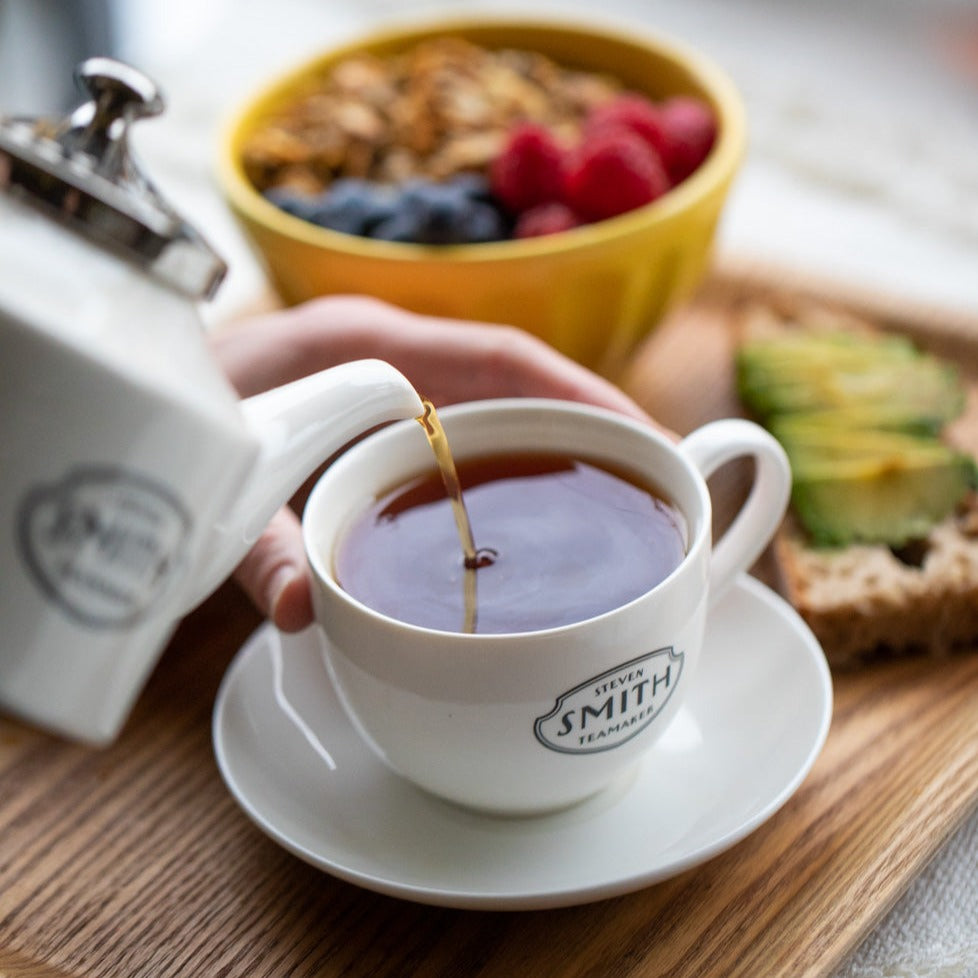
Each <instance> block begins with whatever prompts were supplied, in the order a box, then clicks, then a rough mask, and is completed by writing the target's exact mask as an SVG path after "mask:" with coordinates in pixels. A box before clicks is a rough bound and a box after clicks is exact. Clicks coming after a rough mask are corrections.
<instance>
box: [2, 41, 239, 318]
mask: <svg viewBox="0 0 978 978" xmlns="http://www.w3.org/2000/svg"><path fill="white" fill-rule="evenodd" d="M75 80H76V82H77V83H78V85H79V87H80V88H82V89H85V90H87V91H88V93H89V95H90V96H91V97H90V99H89V100H88V101H86V102H84V103H82V104H81V105H79V106H78V107H77V108H76V109H75V110H74V111H72V112H71V113H70V114H69V115H68V116H67V117H65V118H64V119H25V118H16V117H11V116H4V115H0V190H3V191H6V192H7V193H9V194H11V195H13V196H16V197H18V198H20V199H23V200H26V201H27V202H29V203H31V204H33V205H35V206H38V207H39V208H41V209H42V210H43V211H44V212H46V213H47V214H48V215H49V216H52V217H54V218H56V219H57V220H59V221H61V222H62V223H64V224H65V225H67V226H69V227H71V228H73V229H74V230H76V231H79V232H80V233H82V234H83V235H85V236H86V237H87V238H89V239H91V240H93V241H95V242H97V243H98V244H100V245H101V246H102V247H105V248H108V249H109V250H112V251H114V252H116V253H117V254H119V255H121V256H123V257H125V258H127V259H129V260H130V261H133V262H135V263H136V264H137V265H139V266H140V267H141V268H143V269H145V270H146V271H147V272H149V273H150V274H152V275H154V276H155V277H157V278H159V279H160V280H162V281H164V282H166V283H167V284H169V285H170V286H172V287H174V288H176V289H178V290H180V291H181V292H184V293H186V294H187V295H189V296H192V297H193V298H195V299H196V298H211V297H212V296H213V295H214V293H215V292H216V291H217V289H218V287H219V286H220V284H221V282H222V280H223V279H224V276H225V274H226V272H227V266H226V265H225V264H224V262H223V261H222V260H221V258H220V257H219V256H218V255H217V254H216V253H215V252H214V251H213V250H212V249H211V247H210V246H209V245H208V244H207V243H206V242H205V241H204V239H203V238H202V237H201V236H200V234H199V233H198V232H197V231H195V230H194V229H193V228H192V227H191V226H190V225H189V224H187V223H186V222H185V221H184V220H183V219H182V218H181V217H180V215H179V214H177V213H176V212H175V211H174V210H173V209H172V208H171V207H170V206H169V205H168V204H167V203H166V201H165V200H164V199H163V198H162V197H161V195H160V194H159V192H158V191H157V190H156V189H155V188H154V187H153V186H152V185H151V184H150V182H149V181H148V180H147V179H146V177H145V176H144V175H143V174H142V172H141V171H140V170H139V168H138V167H137V166H136V164H135V162H134V160H133V158H132V155H131V154H130V151H129V145H128V130H129V125H130V124H131V123H132V122H134V121H136V120H137V119H141V118H147V117H150V116H154V115H159V114H160V113H161V112H162V111H163V107H164V102H163V97H162V95H161V94H160V92H159V90H158V89H157V87H156V85H155V84H154V83H153V82H152V81H150V79H149V78H147V77H146V76H145V75H144V74H142V73H141V72H139V71H137V70H136V69H135V68H132V67H130V66H129V65H126V64H123V63H122V62H120V61H115V60H113V59H111V58H89V59H88V60H86V61H83V62H82V63H81V64H80V65H79V66H78V68H77V69H76V70H75Z"/></svg>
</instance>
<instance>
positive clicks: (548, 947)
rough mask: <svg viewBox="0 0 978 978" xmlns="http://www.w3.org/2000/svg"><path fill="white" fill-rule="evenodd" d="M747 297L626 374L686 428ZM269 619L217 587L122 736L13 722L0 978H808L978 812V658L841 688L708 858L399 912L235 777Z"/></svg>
mask: <svg viewBox="0 0 978 978" xmlns="http://www.w3.org/2000/svg"><path fill="white" fill-rule="evenodd" d="M740 286H741V288H746V289H747V290H748V292H752V293H753V292H756V291H757V286H756V285H752V284H749V283H748V285H746V286H745V285H744V284H743V283H740ZM731 288H732V286H731V283H730V282H729V281H725V282H720V283H716V284H715V287H714V288H713V290H712V291H711V290H709V289H708V290H707V291H706V292H705V293H704V295H703V297H702V299H701V301H700V302H698V303H696V304H694V306H693V307H692V308H690V309H689V310H687V311H686V312H684V313H683V314H682V315H681V316H677V317H674V318H673V320H672V321H671V322H670V324H669V325H668V326H667V327H666V328H664V329H663V330H662V332H661V333H660V334H659V335H658V336H657V337H656V339H655V340H654V341H653V343H651V344H650V345H649V346H648V347H647V348H646V349H645V350H644V351H643V352H642V355H641V357H640V359H639V361H638V362H637V363H636V365H635V369H634V370H633V372H632V375H631V377H630V380H629V383H630V385H631V386H632V389H633V390H634V391H635V392H636V396H638V397H639V398H640V399H641V400H643V402H644V403H646V404H647V405H648V406H650V407H652V408H653V409H654V410H655V411H656V413H657V414H659V415H660V417H663V419H664V420H667V422H668V423H670V424H672V425H673V426H674V427H676V428H677V429H680V430H686V429H688V428H691V427H695V425H696V424H699V423H701V422H702V421H704V420H707V419H708V418H709V417H713V416H716V414H717V412H723V411H724V410H726V408H727V407H728V406H729V403H730V402H729V393H730V392H729V375H728V373H727V364H728V355H729V348H728V345H727V344H728V342H729V334H728V332H727V329H726V326H725V323H726V321H727V320H726V318H725V317H726V311H727V310H728V309H729V307H730V302H731V293H730V291H729V290H730V289H731ZM724 289H727V290H728V291H727V292H724ZM740 294H742V293H740ZM918 325H919V324H918ZM975 342H978V341H975ZM670 413H671V416H670ZM736 485H737V479H736V478H734V479H733V481H732V482H731V489H730V491H731V492H734V491H736ZM757 572H758V573H759V574H760V575H762V576H763V575H764V573H765V568H764V566H763V565H761V566H759V568H758V571H757ZM258 624H259V620H258V618H257V616H256V614H255V613H254V612H253V611H252V609H251V608H250V607H249V606H248V605H247V603H246V602H245V600H244V599H243V598H242V597H241V596H240V595H239V594H238V593H237V591H236V590H235V589H234V588H233V587H231V586H226V587H224V588H222V589H221V590H220V591H219V592H218V593H217V594H216V595H215V596H214V597H213V598H212V599H210V600H209V601H208V602H206V603H205V604H204V605H203V606H202V607H201V608H200V609H198V610H197V611H196V612H195V613H194V614H192V615H191V616H189V617H188V619H187V620H186V621H185V623H184V624H183V625H182V626H181V628H180V630H179V631H178V633H177V634H176V636H175V637H174V639H173V641H172V643H171V645H170V647H169V649H168V650H167V652H166V654H165V656H164V658H163V660H162V661H161V663H160V665H159V667H158V668H157V669H156V671H155V673H154V675H153V677H152V679H151V681H150V684H149V686H148V688H147V689H146V691H145V693H144V694H143V696H142V697H141V698H140V700H139V703H138V705H137V708H136V711H135V713H134V715H133V717H132V718H131V720H130V722H129V724H128V725H127V727H126V729H125V730H124V732H123V735H122V737H121V738H120V739H119V741H118V742H117V743H116V744H115V745H113V746H112V747H111V748H108V749H105V750H102V751H95V750H89V749H87V748H83V747H80V746H76V745H71V744H67V743H64V742H62V741H60V740H58V739H56V738H53V737H49V736H46V735H44V734H41V733H38V732H36V731H33V730H30V729H28V728H26V727H23V726H21V725H19V724H18V723H16V722H15V721H12V720H4V721H0V976H2V978H120V976H132V978H137V976H138V978H171V976H172V978H177V976H180V978H184V976H188V975H193V976H195V978H197V976H204V978H211V976H214V978H219V976H239V975H240V976H248V978H263V976H268V978H272V976H275V978H280V976H296V978H305V976H308V978H312V976H323V978H333V976H336V978H339V976H346V978H350V976H353V978H360V976H363V978H366V976H381V978H382V976H407V975H411V976H418V978H450V976H458V978H463V976H464V978H494V976H500V978H501V976H506V978H511V976H513V975H529V974H532V975H534V976H536V978H548V976H553V978H619V976H620V978H653V976H655V978H660V976H661V978H667V976H668V978H693V976H708V978H727V976H729V978H734V976H744V978H747V976H750V978H757V976H761V975H763V976H764V978H779V976H784V978H807V976H810V978H816V976H824V975H827V974H829V973H830V972H831V971H832V970H833V968H834V967H835V966H836V965H837V964H838V963H839V962H840V960H842V958H843V957H844V956H845V955H846V954H847V953H848V952H849V951H850V950H851V949H852V948H853V947H854V946H855V944H856V943H857V942H858V941H859V940H860V938H861V937H862V936H863V935H865V934H866V933H867V931H868V930H869V929H870V928H871V927H872V925H873V924H874V923H875V922H876V921H877V920H878V919H879V917H880V916H881V915H882V914H883V913H884V912H885V911H886V910H887V908H888V907H889V906H890V905H891V904H892V903H893V902H894V901H895V900H896V899H897V897H898V896H899V895H900V894H901V893H902V892H903V890H904V889H905V888H906V886H907V885H908V883H909V882H910V881H911V879H912V878H913V877H914V875H915V874H916V873H917V872H918V871H919V870H920V869H921V867H922V866H923V865H924V864H925V863H926V862H927V861H928V860H929V859H930V858H931V856H932V855H933V853H934V852H935V850H936V849H937V847H938V846H939V845H940V844H941V843H942V842H943V841H944V840H945V839H946V838H947V836H948V835H949V833H950V832H952V830H953V829H954V828H955V827H956V825H957V824H958V823H959V822H960V821H961V820H962V819H963V818H964V817H965V816H966V815H967V814H968V813H969V812H970V811H971V810H973V808H974V806H975V805H976V803H978V655H972V654H963V655H959V656H956V657H954V658H951V659H948V660H946V661H943V662H941V663H940V664H939V665H937V664H935V663H933V662H930V661H926V660H907V661H903V662H890V663H884V664H880V665H878V666H875V667H873V668H871V669H865V670H863V671H860V672H854V673H848V674H841V675H837V676H836V677H835V711H834V717H833V724H832V729H831V732H830V734H829V738H828V741H827V743H826V747H825V750H824V751H823V753H822V755H821V756H820V758H819V759H818V761H817V762H816V764H815V766H814V768H813V770H812V772H811V773H810V775H809V777H808V778H807V779H806V780H805V782H804V784H803V785H802V787H801V788H800V790H799V791H798V792H797V794H796V795H795V796H794V797H793V798H792V799H791V800H790V801H789V803H788V804H787V805H786V806H785V807H784V808H783V809H782V810H781V811H780V812H779V813H778V814H777V815H776V816H775V817H774V818H772V819H771V820H770V821H769V822H767V823H766V824H765V825H764V826H762V827H761V828H760V829H759V830H758V831H757V832H755V833H754V834H752V835H751V836H750V837H748V838H747V839H746V840H744V841H743V842H742V843H740V844H739V845H737V846H736V847H735V848H733V849H731V850H730V851H728V852H726V853H724V854H723V855H721V856H718V857H717V858H715V859H713V860H711V861H710V862H709V863H707V864H705V865H704V866H701V867H699V868H697V869H695V870H691V871H689V872H687V873H685V874H683V875H681V876H678V877H676V878H674V879H672V880H668V881H666V882H664V883H661V884H659V885H657V886H653V887H650V888H648V889H646V890H643V891H641V892H639V893H635V894H632V895H630V896H626V897H620V898H617V899H613V900H607V901H604V902H600V903H596V904H592V905H588V906H583V907H576V908H569V909H562V910H553V911H538V912H532V913H484V912H471V911H455V910H447V909H439V908H433V907H425V906H420V905H415V904H411V903H407V902H402V901H398V900H394V899H391V898H387V897H382V896H378V895H375V894H372V893H368V892H366V891H363V890H359V889H357V888H355V887H352V886H350V885H348V884H345V883H342V882H340V881H338V880H335V879H333V878H332V877H330V876H327V875H325V874H323V873H320V872H319V871H317V870H315V869H313V868H311V867H309V866H307V865H306V864H304V863H302V862H300V861H299V860H298V859H296V858H294V857H292V856H290V855H289V854H287V853H286V852H284V851H283V850H282V849H280V848H279V847H277V846H276V845H275V844H273V843H272V842H271V841H269V840H268V839H267V838H266V837H265V836H263V835H262V834H261V833H260V832H259V831H258V830H257V829H256V828H254V827H253V826H252V825H251V823H250V822H249V821H248V820H247V819H246V817H245V816H244V815H243V814H242V813H241V812H240V811H239V810H238V808H237V807H236V805H235V804H234V802H233V801H232V800H231V798H230V796H229V795H228V793H227V791H226V790H225V788H224V786H223V783H222V781H221V779H220V777H219V775H218V772H217V768H216V766H215V763H214V759H213V755H212V751H211V744H210V719H211V710H212V706H213V702H214V696H215V693H216V690H217V686H218V683H219V682H220V679H221V676H222V675H223V672H224V670H225V669H226V667H227V665H228V664H229V663H230V661H231V659H232V657H233V655H234V653H235V652H236V650H237V649H238V648H239V647H240V645H241V643H242V642H243V641H244V639H245V638H246V637H247V636H248V634H250V632H251V631H252V630H253V629H254V628H255V627H257V625H258ZM609 841H611V840H609Z"/></svg>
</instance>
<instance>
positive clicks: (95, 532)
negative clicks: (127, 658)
mask: <svg viewBox="0 0 978 978" xmlns="http://www.w3.org/2000/svg"><path fill="white" fill-rule="evenodd" d="M190 527H191V520H190V515H189V514H188V513H187V511H186V510H185V509H184V507H183V506H182V505H181V504H180V502H179V500H177V499H176V498H175V497H174V496H173V494H172V493H171V492H170V491H169V490H168V489H167V488H166V486H162V485H160V484H159V483H157V482H154V481H152V480H150V479H147V478H145V477H144V476H141V475H138V474H135V473H132V472H126V471H124V470H122V469H118V468H110V467H92V468H81V469H76V470H74V471H72V472H69V473H68V474H67V475H66V476H65V477H64V478H63V479H62V480H61V481H60V482H58V483H55V484H53V485H48V486H39V487H37V488H36V489H33V490H31V491H30V492H29V493H28V494H27V495H26V497H25V498H24V500H23V502H22V504H21V508H20V518H19V523H18V531H19V542H20V549H21V553H22V555H23V557H24V560H25V561H26V563H27V566H28V567H29V568H30V571H31V574H32V575H33V577H34V580H35V581H36V582H37V584H38V585H39V586H40V588H41V589H42V590H43V591H44V593H45V594H46V595H47V596H48V597H49V598H51V599H52V600H53V601H54V602H55V603H56V604H57V605H58V606H59V607H61V609H62V610H63V611H65V612H66V613H67V614H68V615H70V616H71V617H72V618H74V619H75V620H76V621H80V622H82V623H83V624H86V625H89V626H91V627H93V628H117V627H123V626H126V625H129V624H132V623H133V622H135V621H137V620H138V619H139V618H141V617H142V616H143V614H144V613H145V612H146V610H147V609H148V608H149V607H150V606H151V605H152V604H153V602H155V601H156V600H157V599H158V598H159V597H160V596H161V595H162V593H163V592H164V591H165V589H166V588H167V586H168V585H169V584H170V582H171V581H172V580H173V579H174V577H175V575H176V574H177V572H178V571H179V570H180V568H181V566H182V561H183V558H184V555H185V546H186V541H187V537H188V535H189V533H190Z"/></svg>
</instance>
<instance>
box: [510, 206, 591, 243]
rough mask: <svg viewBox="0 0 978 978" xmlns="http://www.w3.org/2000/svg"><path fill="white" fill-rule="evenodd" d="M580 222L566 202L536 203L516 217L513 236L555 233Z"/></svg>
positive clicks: (568, 228)
mask: <svg viewBox="0 0 978 978" xmlns="http://www.w3.org/2000/svg"><path fill="white" fill-rule="evenodd" d="M580 223H581V222H580V219H579V218H578V217H577V215H576V214H575V213H574V212H573V211H572V210H571V209H570V208H569V207H568V206H567V205H566V204H561V203H558V202H556V201H553V202H551V203H549V204H537V206H536V207H531V208H530V209H529V210H528V211H524V212H523V213H522V214H520V216H519V217H518V218H517V219H516V227H515V228H514V229H513V237H514V238H536V237H539V236H540V235H543V234H556V233H557V232H558V231H569V230H570V229H571V228H576V227H579V226H580Z"/></svg>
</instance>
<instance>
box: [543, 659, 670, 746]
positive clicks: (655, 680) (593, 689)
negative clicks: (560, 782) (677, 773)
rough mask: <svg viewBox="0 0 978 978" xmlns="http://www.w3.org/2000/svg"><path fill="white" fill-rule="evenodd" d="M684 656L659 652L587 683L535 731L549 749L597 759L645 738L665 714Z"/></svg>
mask: <svg viewBox="0 0 978 978" xmlns="http://www.w3.org/2000/svg"><path fill="white" fill-rule="evenodd" d="M683 658H684V655H683V653H682V652H675V651H673V648H672V646H666V647H665V648H661V649H656V650H655V651H654V652H648V653H646V654H645V655H642V656H639V657H638V658H637V659H632V660H631V661H630V662H625V663H622V665H620V666H616V667H615V668H613V669H609V670H608V671H607V672H603V673H601V675H600V676H595V677H594V678H593V679H588V680H587V681H586V682H583V683H581V684H580V685H579V686H575V687H574V688H573V689H571V690H568V691H567V692H566V693H563V694H562V695H561V696H559V697H558V698H557V702H556V704H555V705H554V708H553V709H552V710H551V711H550V712H549V713H548V714H547V715H546V716H542V717H537V720H536V722H535V723H534V725H533V732H534V734H535V735H536V738H537V740H539V741H540V743H541V744H543V746H544V747H548V748H549V749H550V750H555V751H559V752H560V753H562V754H594V753H597V752H598V751H605V750H612V749H613V748H615V747H619V746H620V745H621V744H624V743H625V742H626V741H628V740H631V739H632V738H633V737H635V736H636V735H638V734H639V733H641V732H642V731H643V730H644V729H645V728H646V727H647V726H648V725H649V724H650V723H651V722H652V721H653V720H654V719H655V718H656V716H657V715H658V714H659V713H660V712H661V711H662V708H663V707H664V706H665V705H666V703H667V702H668V701H669V697H670V696H672V693H673V690H674V689H675V688H676V686H678V685H679V680H680V677H681V676H682V672H683Z"/></svg>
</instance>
